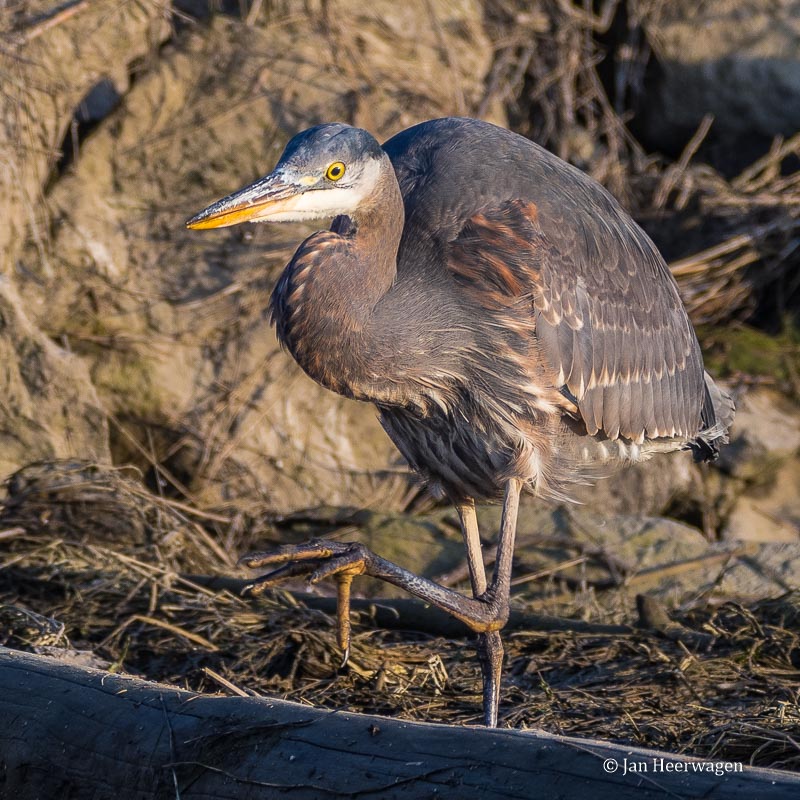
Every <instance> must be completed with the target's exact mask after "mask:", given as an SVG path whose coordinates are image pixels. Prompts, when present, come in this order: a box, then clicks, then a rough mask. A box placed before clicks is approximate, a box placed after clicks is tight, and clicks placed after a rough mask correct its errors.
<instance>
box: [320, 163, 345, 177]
mask: <svg viewBox="0 0 800 800" xmlns="http://www.w3.org/2000/svg"><path fill="white" fill-rule="evenodd" d="M344 169H345V167H344V164H342V162H341V161H334V162H333V164H331V165H330V166H329V167H328V169H326V170H325V177H326V178H327V179H328V180H329V181H338V180H339V178H341V177H343V176H344Z"/></svg>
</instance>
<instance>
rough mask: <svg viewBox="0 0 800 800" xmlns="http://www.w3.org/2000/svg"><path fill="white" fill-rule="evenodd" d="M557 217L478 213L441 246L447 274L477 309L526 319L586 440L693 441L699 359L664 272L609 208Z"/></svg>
mask: <svg viewBox="0 0 800 800" xmlns="http://www.w3.org/2000/svg"><path fill="white" fill-rule="evenodd" d="M569 211H570V209H569V204H566V206H565V207H564V208H563V209H560V210H558V211H554V212H552V213H550V214H547V215H546V214H545V213H544V210H543V209H540V208H537V206H536V205H535V204H533V203H530V202H526V201H523V200H510V201H506V202H503V203H501V204H499V205H497V206H494V207H490V208H486V209H483V210H482V211H481V212H480V213H478V214H475V215H473V216H472V217H470V218H469V219H468V220H467V222H466V223H465V224H464V226H463V227H462V228H461V230H460V232H459V234H458V235H457V237H456V238H455V239H454V240H452V241H451V242H450V243H449V252H448V269H449V270H450V272H451V273H452V275H453V276H454V278H455V279H456V281H457V282H458V283H459V284H460V285H461V286H462V287H463V288H464V289H465V290H466V291H468V292H470V293H471V295H472V297H473V299H474V300H477V302H478V303H481V304H482V305H483V306H484V307H485V308H487V309H489V308H498V307H500V306H503V305H505V307H506V308H507V309H513V310H514V313H515V314H525V315H527V314H530V315H531V316H532V319H533V324H532V325H531V328H530V330H531V334H530V335H531V336H535V337H536V339H537V340H538V346H539V347H540V349H541V351H542V355H543V356H544V361H545V362H546V363H547V364H549V365H550V367H551V368H552V375H551V380H552V381H553V382H554V384H555V386H557V387H558V388H560V389H561V390H562V392H563V393H564V394H565V395H567V396H568V397H570V398H571V399H572V400H573V401H574V402H575V403H576V405H577V406H578V409H579V412H580V415H581V417H582V419H583V421H584V423H585V426H586V430H587V432H588V433H589V434H591V435H594V434H597V433H598V432H602V433H604V434H605V435H606V436H608V438H610V439H616V438H617V437H619V436H623V437H625V438H627V439H630V440H633V441H635V442H641V441H642V440H643V439H644V438H645V437H647V438H657V437H662V436H667V437H670V436H682V437H693V436H695V435H696V434H697V431H698V428H699V425H700V409H701V406H702V403H703V397H704V392H703V367H702V358H701V355H700V352H699V347H698V344H697V339H696V337H695V335H694V331H693V330H692V327H691V323H690V322H689V319H688V316H687V314H686V311H685V309H684V307H683V305H682V303H681V300H680V297H679V296H678V291H677V287H676V285H675V282H674V280H673V279H672V276H671V275H670V273H669V269H668V267H667V266H666V264H665V263H664V261H663V259H662V258H661V256H660V255H659V253H658V251H657V250H656V248H655V246H654V245H653V244H652V242H651V241H650V240H649V239H648V238H647V236H646V235H645V234H644V233H643V232H642V231H641V229H639V228H638V226H636V225H635V223H634V222H633V221H632V220H630V218H628V217H627V215H625V214H624V212H622V211H621V210H619V211H617V210H614V212H613V213H612V214H610V215H609V214H608V211H609V209H599V208H598V209H597V211H598V213H597V214H593V215H586V214H585V213H582V214H572V215H571V216H569ZM603 212H605V213H603ZM558 215H560V216H558ZM511 298H514V299H515V302H514V303H513V304H511V303H509V302H507V301H508V300H510V299H511ZM528 298H529V302H528ZM504 300H505V301H506V302H504ZM520 301H522V302H520Z"/></svg>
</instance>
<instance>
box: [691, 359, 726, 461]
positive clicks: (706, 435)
mask: <svg viewBox="0 0 800 800" xmlns="http://www.w3.org/2000/svg"><path fill="white" fill-rule="evenodd" d="M705 380H706V393H705V399H704V400H703V410H702V412H701V414H700V433H698V434H697V438H696V439H695V440H694V441H693V442H691V443H690V445H689V447H690V448H691V450H692V453H693V454H694V459H695V461H714V459H716V458H717V456H718V455H719V448H720V446H721V445H723V444H727V443H728V431H729V430H730V427H731V425H732V424H733V418H734V416H735V415H736V406H735V405H734V402H733V398H732V397H731V396H730V395H729V394H728V393H727V392H725V391H723V390H722V389H720V388H719V386H717V384H716V383H714V379H713V378H712V377H711V376H710V375H709V374H708V373H707V372H706V373H705Z"/></svg>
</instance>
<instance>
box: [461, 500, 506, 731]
mask: <svg viewBox="0 0 800 800" xmlns="http://www.w3.org/2000/svg"><path fill="white" fill-rule="evenodd" d="M456 510H457V511H458V516H459V519H460V520H461V533H462V535H463V536H464V544H465V546H466V548H467V566H468V567H469V578H470V582H471V583H472V596H473V597H475V598H480V597H481V596H482V595H483V594H484V592H486V588H487V584H486V567H485V566H484V563H483V552H482V550H481V540H480V532H479V530H478V518H477V516H476V514H475V501H474V500H473V499H472V498H470V499H469V500H466V501H463V502H461V503H457V504H456ZM477 636H478V641H477V644H476V649H477V651H478V659H479V661H480V665H481V676H482V678H483V715H484V723H485V724H486V725H487V726H488V727H490V728H496V727H497V709H498V705H499V702H500V676H501V674H502V668H503V642H502V641H501V639H500V634H499V633H498V632H497V631H489V632H487V633H479V634H478V635H477Z"/></svg>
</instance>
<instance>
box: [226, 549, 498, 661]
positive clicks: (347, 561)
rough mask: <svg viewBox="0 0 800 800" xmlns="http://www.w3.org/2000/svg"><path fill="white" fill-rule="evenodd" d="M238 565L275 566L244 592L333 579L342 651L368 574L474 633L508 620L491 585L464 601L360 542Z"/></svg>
mask: <svg viewBox="0 0 800 800" xmlns="http://www.w3.org/2000/svg"><path fill="white" fill-rule="evenodd" d="M239 563H240V564H241V565H243V566H246V567H249V568H250V569H260V568H261V567H268V566H275V565H279V566H278V567H277V569H274V570H272V571H271V572H268V573H266V574H265V575H261V576H260V577H258V578H256V579H255V580H254V581H253V582H252V583H250V584H248V585H247V586H246V587H245V588H244V592H246V593H248V594H256V595H257V594H261V593H262V592H263V591H265V590H266V589H270V588H272V587H274V586H277V585H278V584H279V583H281V582H283V581H285V580H287V579H289V578H295V577H300V576H305V577H307V579H308V582H309V583H311V584H316V583H318V582H319V581H321V580H323V579H325V578H334V579H335V580H336V581H337V583H338V605H337V614H336V616H337V626H338V640H339V646H340V647H341V648H342V650H344V651H345V653H347V652H348V651H349V648H350V588H351V585H352V582H353V578H354V577H356V575H369V576H370V577H373V578H378V579H380V580H384V581H387V582H388V583H392V584H394V585H395V586H399V587H400V588H402V589H405V590H406V591H407V592H409V593H410V594H412V595H415V596H416V597H419V598H420V599H422V600H424V601H426V602H428V603H431V604H432V605H435V606H437V607H438V608H441V609H442V610H443V611H447V612H448V613H450V614H452V615H453V616H455V617H456V618H457V619H460V620H461V621H462V622H463V623H464V624H465V625H467V626H468V627H469V628H471V629H472V630H473V631H475V632H476V633H487V632H492V631H498V630H500V629H501V628H502V627H503V626H504V625H505V623H506V621H507V620H508V613H509V608H508V598H507V597H498V596H497V592H496V590H495V587H489V589H487V590H486V591H485V592H484V593H483V594H482V595H481V596H480V597H477V598H474V597H464V595H461V594H459V593H458V592H455V591H453V590H452V589H446V588H445V587H443V586H439V584H437V583H434V582H433V581H431V580H428V579H427V578H422V577H420V576H419V575H415V574H414V573H413V572H409V571H408V570H407V569H404V568H403V567H400V566H398V565H397V564H394V563H392V562H391V561H387V560H386V559H384V558H381V557H380V556H378V555H376V554H375V553H373V552H372V551H371V550H370V549H369V548H367V547H365V546H364V545H363V544H360V543H359V542H337V541H331V540H329V539H312V540H311V541H309V542H305V543H304V544H297V545H283V546H281V547H278V548H276V549H275V550H272V551H268V552H259V553H250V554H249V555H246V556H243V557H242V558H241V559H240V560H239Z"/></svg>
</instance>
